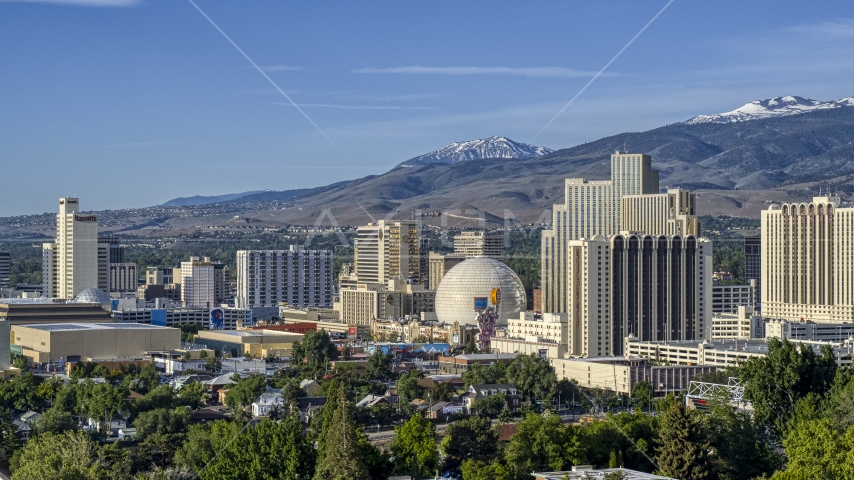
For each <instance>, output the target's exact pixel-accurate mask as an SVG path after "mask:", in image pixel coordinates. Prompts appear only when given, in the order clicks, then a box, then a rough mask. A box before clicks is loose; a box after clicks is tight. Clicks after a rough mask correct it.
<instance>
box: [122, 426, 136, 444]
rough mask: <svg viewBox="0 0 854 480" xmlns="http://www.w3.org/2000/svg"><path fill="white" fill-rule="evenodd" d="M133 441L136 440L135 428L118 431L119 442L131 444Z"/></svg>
mask: <svg viewBox="0 0 854 480" xmlns="http://www.w3.org/2000/svg"><path fill="white" fill-rule="evenodd" d="M134 440H136V429H135V428H130V427H126V428H120V429H119V441H123V442H132V441H134Z"/></svg>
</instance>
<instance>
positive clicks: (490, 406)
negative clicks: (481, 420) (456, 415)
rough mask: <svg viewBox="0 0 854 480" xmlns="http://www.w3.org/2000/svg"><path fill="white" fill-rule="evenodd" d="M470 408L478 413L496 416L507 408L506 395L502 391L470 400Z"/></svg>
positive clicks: (491, 416) (490, 416)
mask: <svg viewBox="0 0 854 480" xmlns="http://www.w3.org/2000/svg"><path fill="white" fill-rule="evenodd" d="M472 408H473V409H474V410H475V411H477V414H478V415H484V416H486V417H489V418H496V417H498V415H500V414H501V412H503V411H504V410H506V409H507V397H506V396H505V395H504V394H503V393H499V394H496V395H490V396H488V397H482V398H478V399H477V400H475V401H474V402H472Z"/></svg>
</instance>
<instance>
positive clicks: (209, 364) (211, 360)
mask: <svg viewBox="0 0 854 480" xmlns="http://www.w3.org/2000/svg"><path fill="white" fill-rule="evenodd" d="M202 351H203V352H204V350H202ZM205 368H206V369H207V370H208V371H209V372H214V373H218V372H219V371H220V370H222V362H221V361H220V359H218V358H216V357H208V358H206V359H205Z"/></svg>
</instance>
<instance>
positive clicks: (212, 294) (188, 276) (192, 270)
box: [181, 257, 216, 308]
mask: <svg viewBox="0 0 854 480" xmlns="http://www.w3.org/2000/svg"><path fill="white" fill-rule="evenodd" d="M181 302H182V303H183V304H184V305H186V306H188V307H203V308H212V307H214V306H216V276H215V272H214V266H213V264H212V263H211V260H210V258H208V257H204V258H199V257H190V261H189V262H181Z"/></svg>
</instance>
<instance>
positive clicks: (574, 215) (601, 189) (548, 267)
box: [541, 152, 666, 312]
mask: <svg viewBox="0 0 854 480" xmlns="http://www.w3.org/2000/svg"><path fill="white" fill-rule="evenodd" d="M564 194H565V196H564V203H563V204H556V205H554V207H553V210H552V229H551V230H544V231H543V234H542V275H541V282H542V302H543V311H544V312H566V311H567V308H568V302H567V298H566V291H567V284H566V278H567V271H566V267H567V262H568V257H567V245H568V244H567V242H569V241H570V240H577V239H580V238H592V237H593V236H594V235H603V236H610V235H614V234H616V233H617V232H620V231H621V230H623V229H622V228H620V218H621V215H620V209H621V204H622V201H621V200H622V198H623V197H625V196H628V195H645V194H658V171H657V170H653V169H652V159H651V158H650V156H649V155H641V154H631V153H627V152H617V153H615V154H613V155H611V180H606V181H587V180H585V179H583V178H568V179H566V182H565V187H564ZM647 233H649V234H652V235H663V234H665V233H666V232H657V231H656V232H647Z"/></svg>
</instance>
